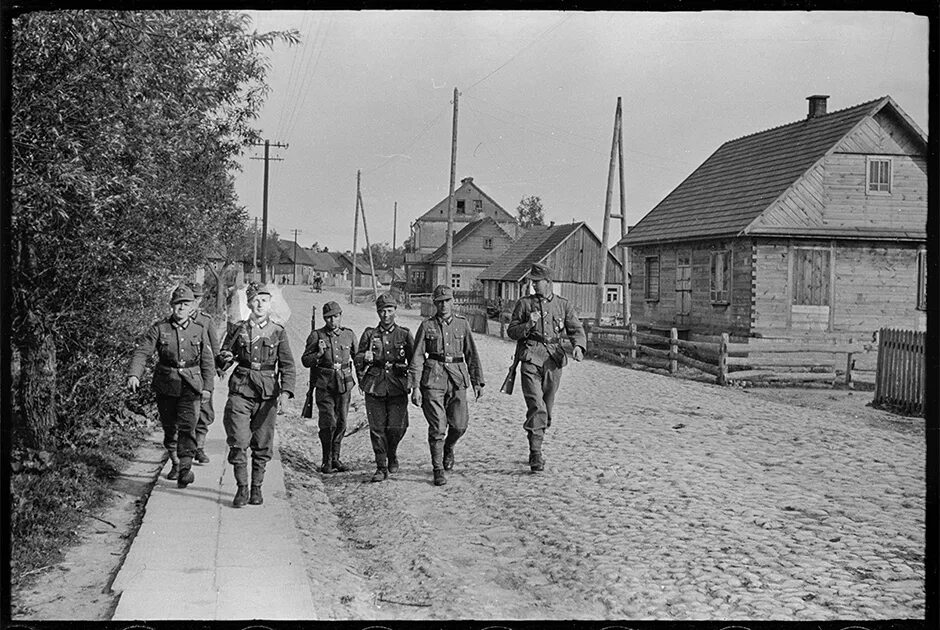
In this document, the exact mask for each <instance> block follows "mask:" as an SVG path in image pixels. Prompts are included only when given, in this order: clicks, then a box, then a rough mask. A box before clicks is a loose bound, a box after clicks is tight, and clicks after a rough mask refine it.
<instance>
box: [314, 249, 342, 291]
mask: <svg viewBox="0 0 940 630" xmlns="http://www.w3.org/2000/svg"><path fill="white" fill-rule="evenodd" d="M304 251H305V252H307V257H308V258H309V259H310V260H311V261H312V262H313V278H311V280H310V282H311V283H313V280H314V279H315V278H316V277H317V276H320V278H322V279H323V286H325V287H335V286H339V285H341V284H342V282H343V279H344V276H343V267H342V266H341V265H339V264H338V263H337V262H336V259H335V258H333V256H331V255H330V253H329V252H318V251H316V250H314V249H308V248H305V249H304ZM347 286H348V285H347Z"/></svg>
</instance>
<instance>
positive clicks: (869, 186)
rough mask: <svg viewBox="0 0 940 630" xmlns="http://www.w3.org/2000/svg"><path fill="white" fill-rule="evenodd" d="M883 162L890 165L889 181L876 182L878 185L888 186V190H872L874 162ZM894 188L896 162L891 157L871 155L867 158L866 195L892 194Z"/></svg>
mask: <svg viewBox="0 0 940 630" xmlns="http://www.w3.org/2000/svg"><path fill="white" fill-rule="evenodd" d="M876 163H883V164H887V165H888V177H887V180H888V181H887V182H885V183H884V184H882V183H881V182H877V183H875V185H877V186H881V185H884V186H887V189H886V190H883V189H881V188H878V189H876V190H872V183H873V182H872V177H871V168H872V165H873V164H876ZM893 189H894V163H893V161H892V160H891V158H890V157H881V156H873V155H869V156H867V157H866V158H865V194H866V195H876V196H878V195H880V196H887V195H890V194H891V191H892V190H893Z"/></svg>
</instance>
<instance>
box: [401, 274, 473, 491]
mask: <svg viewBox="0 0 940 630" xmlns="http://www.w3.org/2000/svg"><path fill="white" fill-rule="evenodd" d="M432 299H433V300H434V306H435V307H436V308H437V313H435V314H434V316H432V317H429V318H428V319H426V320H424V321H423V322H421V325H420V326H418V334H417V335H416V336H415V351H414V358H413V360H412V362H411V369H410V370H409V372H408V376H409V386H410V387H411V388H412V390H411V402H413V403H414V404H415V405H418V406H420V407H421V410H422V411H424V417H425V418H426V419H427V421H428V444H429V445H430V447H431V465H432V466H433V468H434V485H436V486H443V485H444V484H445V483H447V478H446V477H445V476H444V471H445V470H451V469H452V468H453V467H454V461H455V459H454V445H455V444H456V443H457V440H459V439H460V436H462V435H463V434H464V433H465V432H466V430H467V423H468V422H469V420H470V417H469V412H468V409H467V388H468V387H470V386H472V387H473V392H474V394H475V395H476V397H477V398H479V397H480V396H482V395H483V385H484V384H483V369H482V368H481V367H480V355H479V354H478V353H477V348H476V344H475V343H474V341H473V333H472V332H470V322H468V321H467V320H466V318H464V317H461V316H460V315H454V314H453V305H454V291H453V289H451V288H450V287H448V286H444V285H438V286H437V287H435V288H434V293H433V294H432ZM425 355H426V358H425ZM445 432H446V433H445Z"/></svg>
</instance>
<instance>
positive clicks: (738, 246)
mask: <svg viewBox="0 0 940 630" xmlns="http://www.w3.org/2000/svg"><path fill="white" fill-rule="evenodd" d="M724 250H730V251H731V287H730V291H729V293H730V298H729V299H727V300H722V301H713V299H712V292H711V264H712V253H713V252H719V251H724ZM680 254H683V255H684V256H688V257H690V260H691V274H690V279H691V291H690V293H691V295H690V298H691V301H690V305H689V308H688V311H689V313H688V315H686V316H685V317H679V315H680V313H679V310H678V307H679V304H680V301H681V298H680V297H678V292H677V290H676V289H677V282H676V279H677V275H678V264H677V263H678V260H679V255H680ZM630 256H631V265H632V269H631V272H632V274H633V275H632V277H631V282H630V299H631V307H632V309H631V312H632V317H633V321H634V323H636V324H638V325H647V326H650V325H651V326H660V327H672V326H680V327H688V328H689V330H690V332H694V333H696V334H705V335H709V334H719V333H722V332H727V333H731V334H734V335H745V336H746V335H747V334H748V333H749V331H750V322H751V309H752V305H751V291H752V268H753V267H752V259H753V252H752V247H751V241H750V239H714V240H707V241H689V242H687V243H668V244H663V245H659V246H642V247H634V248H631V250H630ZM651 256H658V257H659V264H660V267H659V298H658V299H654V300H647V299H646V298H645V296H644V291H645V288H646V277H645V274H646V258H647V257H651Z"/></svg>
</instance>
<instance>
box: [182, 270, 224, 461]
mask: <svg viewBox="0 0 940 630" xmlns="http://www.w3.org/2000/svg"><path fill="white" fill-rule="evenodd" d="M189 288H190V289H192V291H193V296H194V297H195V298H196V299H195V301H194V302H193V314H192V320H193V321H194V322H196V323H197V324H199V325H200V326H202V327H203V328H205V329H206V332H207V333H209V345H210V346H212V358H213V360H214V361H216V360H218V358H219V333H218V332H217V331H216V328H215V323H214V322H213V321H212V317H211V316H210V315H209V314H208V313H206V312H205V311H204V310H202V296H203V295H204V294H205V292H204V291H203V288H202V285H201V284H199V283H196V282H194V283H192V284H190V285H189ZM213 422H215V410H214V409H213V408H212V396H209V397H208V398H206V399H204V400H203V401H202V405H201V406H200V408H199V419H198V420H197V421H196V455H195V458H194V459H195V461H196V463H197V464H208V463H209V456H208V455H206V450H205V448H206V434H207V433H209V425H210V424H212V423H213Z"/></svg>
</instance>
